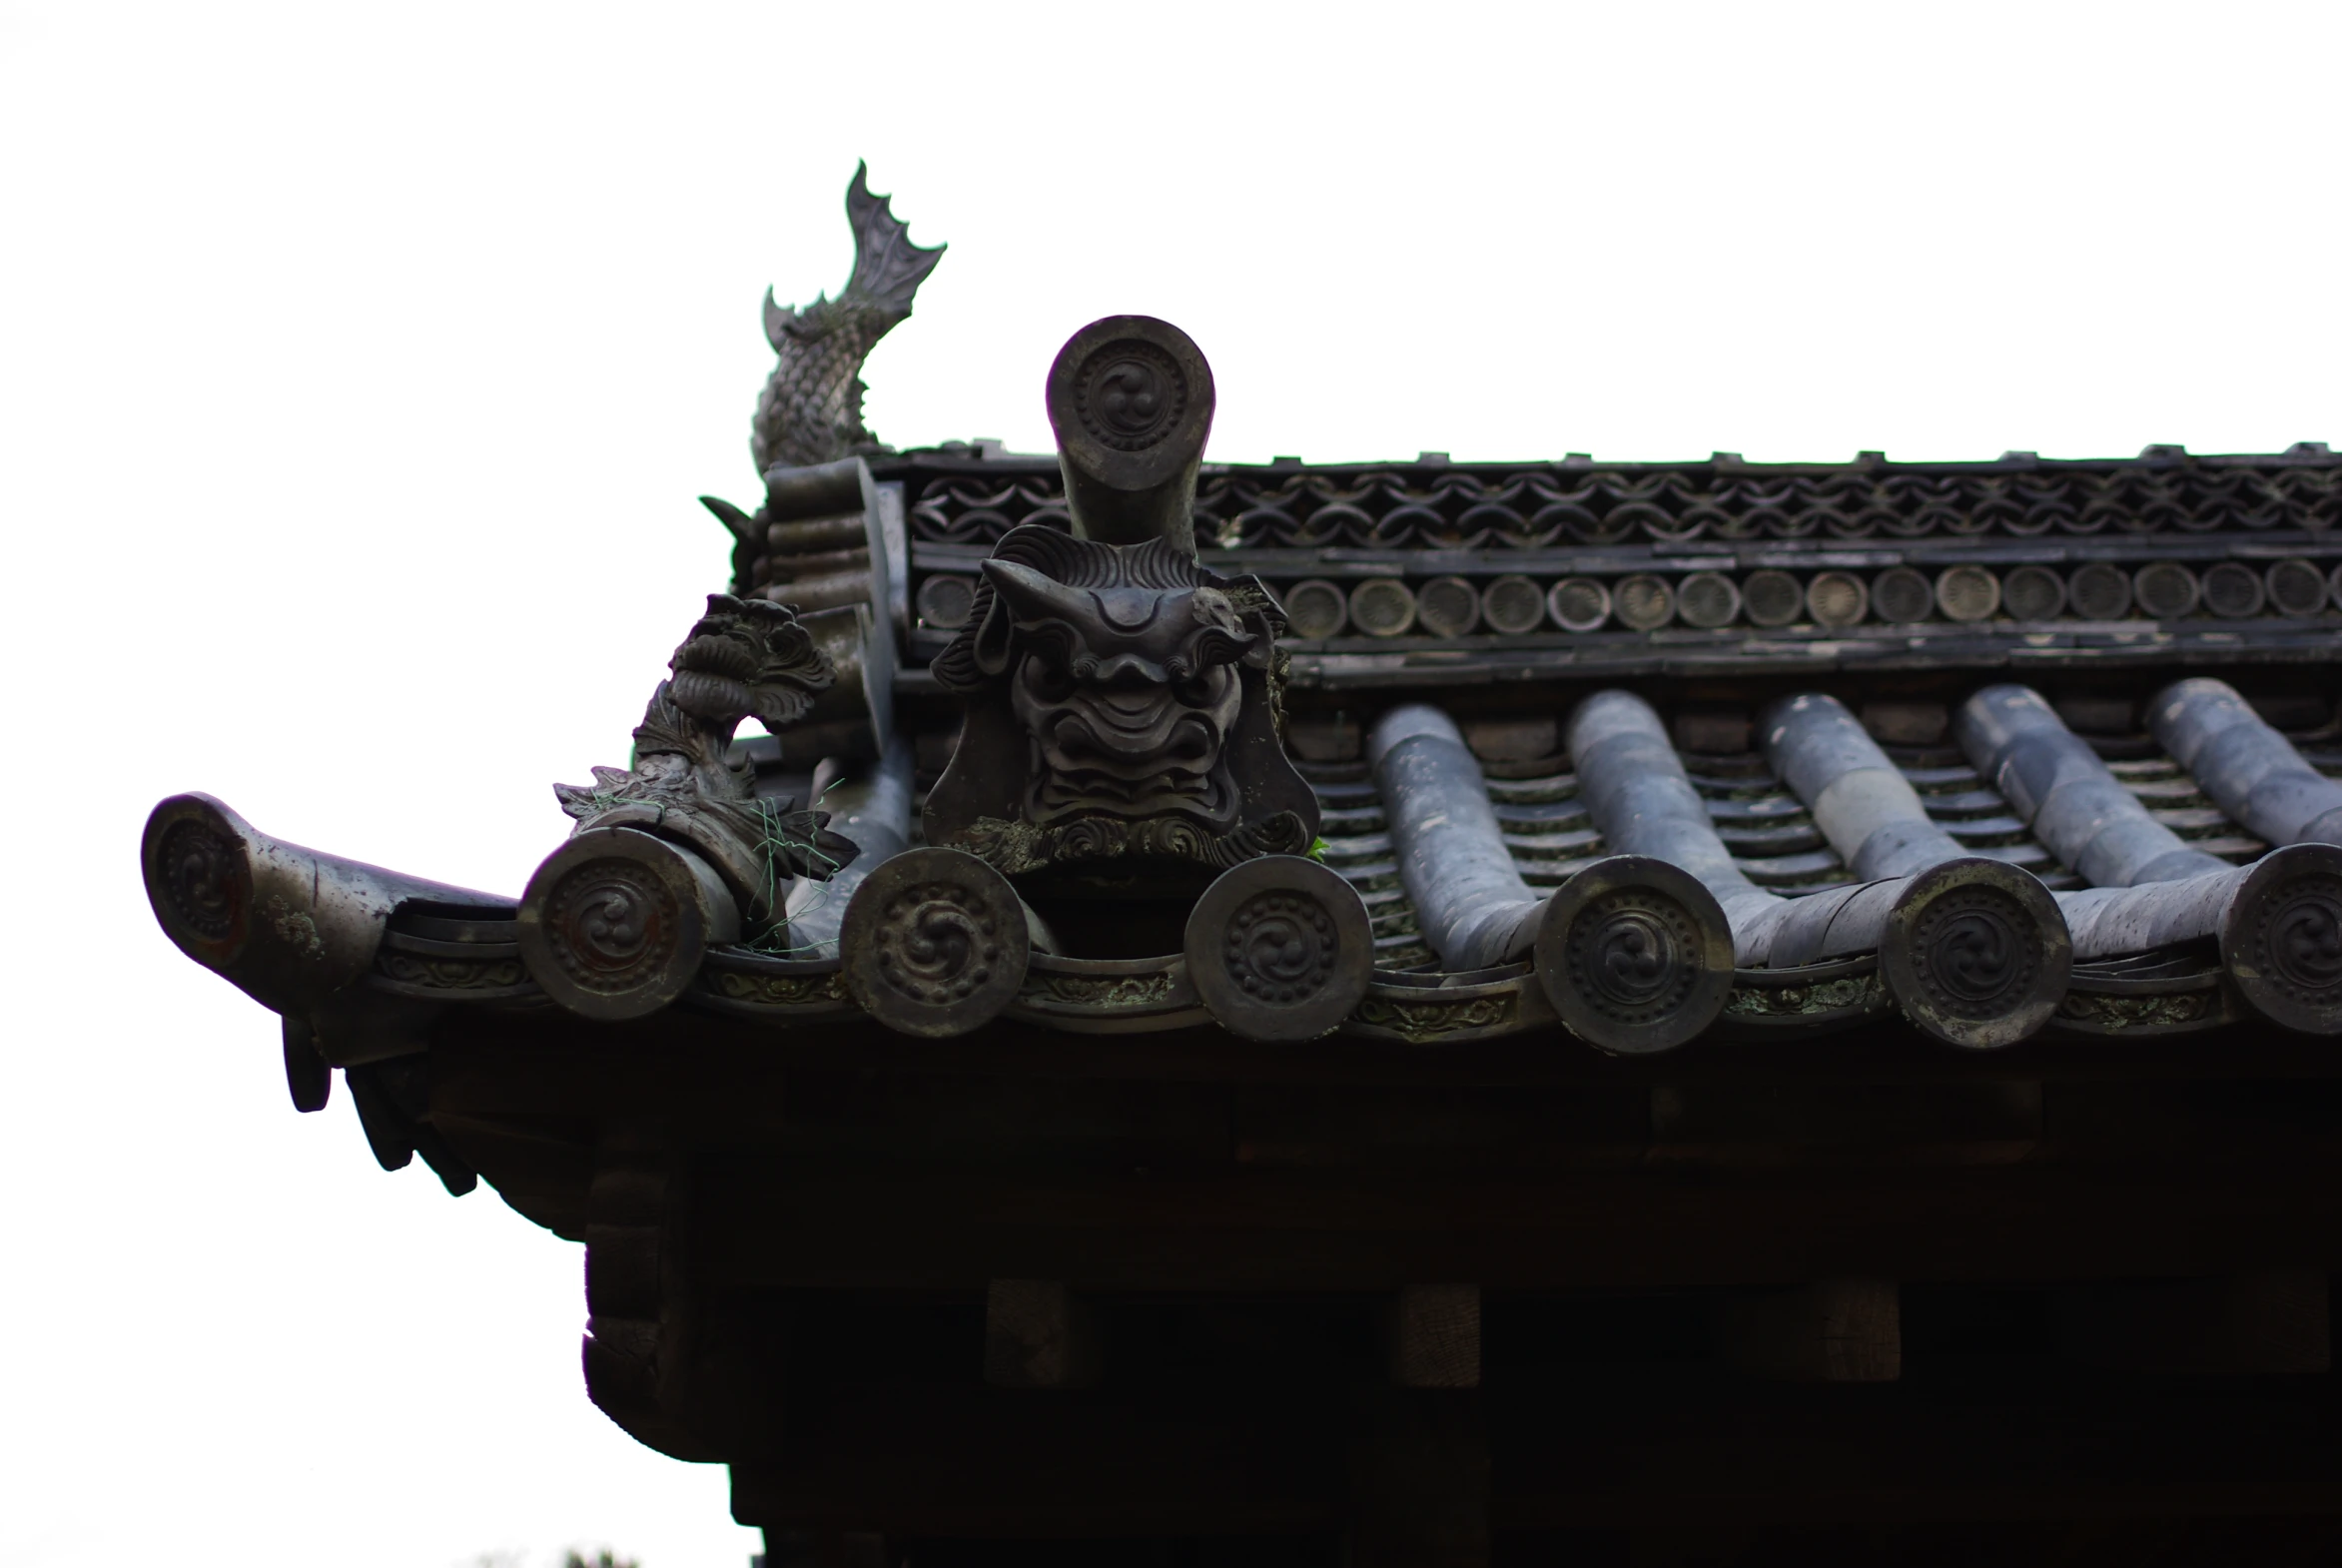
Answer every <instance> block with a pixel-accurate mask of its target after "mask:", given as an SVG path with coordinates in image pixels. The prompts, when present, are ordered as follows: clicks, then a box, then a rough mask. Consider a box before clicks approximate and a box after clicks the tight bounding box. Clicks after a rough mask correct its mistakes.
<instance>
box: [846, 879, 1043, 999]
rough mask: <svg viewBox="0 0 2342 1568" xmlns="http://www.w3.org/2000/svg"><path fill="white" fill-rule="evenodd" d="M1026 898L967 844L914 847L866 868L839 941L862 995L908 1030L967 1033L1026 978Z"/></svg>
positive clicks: (853, 988) (854, 988)
mask: <svg viewBox="0 0 2342 1568" xmlns="http://www.w3.org/2000/svg"><path fill="white" fill-rule="evenodd" d="M1031 944H1032V935H1031V931H1030V928H1029V927H1028V926H1027V924H1026V919H1025V906H1024V904H1023V903H1022V901H1020V900H1019V899H1018V897H1017V894H1016V891H1015V890H1014V889H1012V888H1011V887H1010V886H1009V884H1008V882H1007V881H1006V879H1004V878H1003V877H1002V876H1001V875H1000V873H999V872H997V871H995V870H993V869H992V868H991V867H990V866H988V865H986V864H985V863H984V862H983V861H981V860H978V859H977V858H976V857H975V856H973V855H968V854H963V853H962V852H960V851H958V850H951V849H941V848H925V849H914V850H909V851H906V852H905V853H903V854H900V855H897V856H896V857H895V858H894V859H892V860H889V861H887V862H886V863H885V864H883V865H881V866H879V867H878V868H877V869H876V870H874V871H872V872H871V873H870V875H869V876H867V877H865V878H864V879H863V881H862V885H861V886H860V887H858V888H856V889H855V890H854V896H853V898H852V899H851V900H850V901H849V902H848V903H847V905H846V914H845V919H844V920H843V921H842V922H841V927H840V932H839V942H838V948H839V952H840V953H841V954H842V955H843V957H844V960H845V969H844V974H845V983H846V988H847V990H848V991H849V992H850V993H851V994H852V996H853V998H854V1000H855V1001H856V1002H858V1003H860V1004H861V1005H862V1009H863V1011H865V1012H867V1013H868V1014H870V1015H871V1016H872V1017H873V1018H875V1019H877V1020H878V1021H879V1022H881V1023H883V1024H885V1025H887V1026H888V1027H889V1028H892V1029H896V1030H900V1031H902V1032H903V1033H904V1034H909V1035H924V1036H928V1037H931V1038H932V1037H940V1036H948V1035H959V1034H965V1033H966V1032H967V1031H969V1030H971V1029H974V1028H976V1027H977V1026H979V1025H981V1024H983V1023H985V1022H986V1021H988V1020H990V1019H991V1018H993V1017H994V1016H995V1015H997V1014H998V1013H999V1012H1000V1010H1001V1009H1002V1008H1003V1007H1006V1006H1007V1005H1008V1004H1009V1002H1010V1001H1011V1000H1012V999H1014V998H1015V997H1016V995H1017V992H1018V990H1019V989H1020V988H1021V987H1022V986H1023V985H1024V983H1025V971H1026V968H1027V966H1028V964H1029V963H1030V962H1031V957H1032V945H1031Z"/></svg>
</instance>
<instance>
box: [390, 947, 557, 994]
mask: <svg viewBox="0 0 2342 1568" xmlns="http://www.w3.org/2000/svg"><path fill="white" fill-rule="evenodd" d="M375 973H376V974H378V975H381V976H382V977H383V978H385V979H386V980H392V981H396V982H397V983H398V984H400V985H402V986H414V987H417V988H420V989H423V990H428V991H504V990H510V989H512V988H515V987H518V986H521V985H524V984H526V983H527V980H528V973H527V971H526V970H524V969H522V968H521V965H520V960H519V959H518V958H487V959H478V958H442V957H427V958H426V957H424V956H422V955H420V954H415V953H401V952H399V951H397V950H396V949H394V948H385V949H384V950H383V951H382V952H381V953H379V954H377V955H376V956H375Z"/></svg>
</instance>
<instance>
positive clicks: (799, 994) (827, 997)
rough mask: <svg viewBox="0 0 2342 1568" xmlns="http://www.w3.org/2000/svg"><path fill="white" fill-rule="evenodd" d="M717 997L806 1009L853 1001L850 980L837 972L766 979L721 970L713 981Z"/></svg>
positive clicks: (745, 973) (765, 976)
mask: <svg viewBox="0 0 2342 1568" xmlns="http://www.w3.org/2000/svg"><path fill="white" fill-rule="evenodd" d="M708 983H709V984H710V985H712V986H713V988H714V989H715V991H716V993H717V995H719V996H722V997H725V998H727V999H728V1000H730V1001H734V1002H751V1003H756V1004H759V1005H761V1006H766V1007H806V1006H810V1005H814V1004H820V1003H837V1002H845V1001H849V1000H851V999H850V998H848V996H847V995H846V979H845V976H844V975H843V974H841V973H840V972H839V971H837V970H834V969H833V970H830V971H829V972H827V973H826V974H819V975H763V974H756V973H753V972H744V971H741V970H732V969H727V970H719V971H717V972H716V973H715V974H714V975H713V976H711V977H710V978H709V981H708Z"/></svg>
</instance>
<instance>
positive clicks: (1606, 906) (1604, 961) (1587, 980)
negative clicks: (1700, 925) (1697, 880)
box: [1569, 888, 1700, 1027]
mask: <svg viewBox="0 0 2342 1568" xmlns="http://www.w3.org/2000/svg"><path fill="white" fill-rule="evenodd" d="M1699 951H1700V946H1699V932H1698V930H1697V928H1696V927H1695V926H1694V924H1693V922H1692V918H1691V916H1690V915H1689V914H1688V913H1687V912H1686V911H1685V910H1684V908H1683V906H1682V905H1680V904H1677V903H1676V902H1675V901H1674V900H1672V899H1669V898H1667V897H1665V896H1664V895H1662V894H1659V893H1657V892H1654V891H1652V890H1649V889H1644V888H1623V889H1620V890H1619V891H1618V892H1615V893H1612V894H1609V895H1608V896H1606V897H1604V898H1601V899H1598V900H1596V901H1594V902H1593V903H1591V904H1589V905H1588V906H1587V907H1586V908H1585V909H1584V910H1583V911H1582V912H1581V913H1580V914H1579V915H1578V918H1577V919H1576V920H1575V921H1573V922H1572V923H1571V925H1570V932H1569V973H1570V979H1571V981H1572V983H1573V984H1574V985H1575V986H1576V987H1577V989H1578V991H1579V992H1580V994H1581V995H1583V996H1584V997H1585V998H1586V1001H1587V1005H1588V1006H1590V1007H1591V1008H1593V1009H1594V1010H1595V1011H1596V1012H1598V1013H1600V1014H1602V1015H1603V1016H1604V1017H1606V1018H1609V1019H1612V1020H1614V1021H1616V1022H1617V1023H1619V1024H1621V1025H1624V1026H1627V1027H1633V1026H1636V1025H1641V1024H1648V1023H1650V1022H1652V1021H1654V1020H1656V1019H1661V1018H1664V1017H1666V1016H1667V1015H1668V1014H1670V1013H1672V1012H1674V1011H1675V1010H1676V1009H1677V1008H1679V1007H1681V1006H1683V1004H1684V1001H1685V999H1687V998H1688V997H1689V996H1690V995H1691V992H1692V987H1693V986H1694V985H1695V984H1697V982H1698V981H1699V978H1700V968H1699V965H1698V962H1697V959H1696V957H1695V955H1696V954H1697V953H1698V952H1699Z"/></svg>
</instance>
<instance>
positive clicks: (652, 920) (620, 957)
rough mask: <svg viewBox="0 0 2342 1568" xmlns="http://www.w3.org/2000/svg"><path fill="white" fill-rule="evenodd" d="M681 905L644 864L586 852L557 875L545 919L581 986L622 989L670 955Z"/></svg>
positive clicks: (554, 945)
mask: <svg viewBox="0 0 2342 1568" xmlns="http://www.w3.org/2000/svg"><path fill="white" fill-rule="evenodd" d="M682 915H683V911H682V905H681V903H680V901H679V900H678V899H677V898H676V897H675V895H674V892H673V891H672V890H671V889H669V888H668V887H667V886H666V885H665V884H664V883H663V882H662V881H660V879H659V878H658V877H656V876H654V875H653V874H652V873H651V872H650V871H648V870H647V869H645V868H644V867H642V866H640V865H637V864H633V863H630V862H627V861H622V860H590V861H587V862H585V863H584V864H582V865H579V866H576V867H574V868H573V869H571V870H570V871H568V872H567V873H566V874H564V875H563V876H561V877H560V878H559V880H557V881H556V882H554V884H553V886H552V890H551V892H550V893H549V894H548V895H547V897H546V899H545V902H544V912H543V916H542V919H543V927H544V932H545V935H546V938H547V940H548V943H549V946H550V949H551V952H552V954H553V957H554V959H555V961H556V962H558V963H559V965H560V966H561V971H562V973H563V974H565V975H566V976H568V978H569V980H570V981H571V982H572V983H573V984H574V985H576V986H577V987H578V988H579V989H580V990H584V991H589V992H597V993H600V994H602V995H606V996H617V995H622V994H624V993H626V992H628V991H630V990H632V989H634V988H635V987H636V986H638V985H640V984H641V982H642V980H643V977H645V976H646V975H649V974H652V973H655V972H656V971H657V970H659V969H660V968H662V967H663V966H664V965H665V964H666V963H667V962H668V961H669V960H670V959H671V958H672V957H673V956H674V953H675V950H676V948H677V946H678V945H679V944H680V942H681V941H682Z"/></svg>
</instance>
